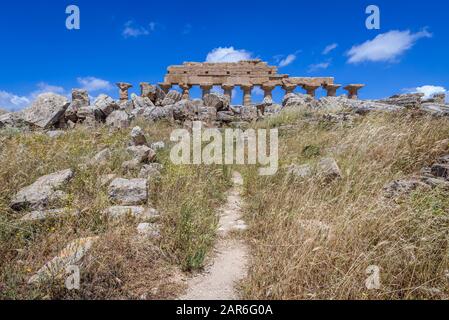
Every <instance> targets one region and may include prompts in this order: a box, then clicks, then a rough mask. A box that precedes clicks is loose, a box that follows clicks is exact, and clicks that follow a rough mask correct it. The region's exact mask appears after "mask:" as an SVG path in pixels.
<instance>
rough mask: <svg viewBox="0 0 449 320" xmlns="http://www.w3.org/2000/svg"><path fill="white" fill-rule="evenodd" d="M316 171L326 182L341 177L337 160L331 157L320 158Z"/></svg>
mask: <svg viewBox="0 0 449 320" xmlns="http://www.w3.org/2000/svg"><path fill="white" fill-rule="evenodd" d="M317 173H318V175H319V176H320V177H323V178H324V179H325V180H326V181H328V182H330V181H333V180H335V179H338V178H341V177H342V174H341V171H340V168H339V167H338V164H337V161H335V159H333V158H323V159H321V160H320V161H319V162H318V166H317Z"/></svg>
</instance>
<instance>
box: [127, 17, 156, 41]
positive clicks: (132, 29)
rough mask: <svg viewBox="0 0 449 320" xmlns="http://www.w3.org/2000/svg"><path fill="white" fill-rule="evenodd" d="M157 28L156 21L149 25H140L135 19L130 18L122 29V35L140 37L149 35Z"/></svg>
mask: <svg viewBox="0 0 449 320" xmlns="http://www.w3.org/2000/svg"><path fill="white" fill-rule="evenodd" d="M154 30H156V23H155V22H150V23H149V24H148V26H138V25H136V24H135V23H134V21H133V20H130V21H128V22H126V23H125V25H124V29H123V31H122V36H123V37H124V38H125V39H127V38H138V37H141V36H147V35H149V34H150V33H151V32H153V31H154Z"/></svg>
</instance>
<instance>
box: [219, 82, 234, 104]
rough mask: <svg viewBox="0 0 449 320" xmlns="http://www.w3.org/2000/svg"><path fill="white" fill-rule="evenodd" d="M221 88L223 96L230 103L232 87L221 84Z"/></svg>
mask: <svg viewBox="0 0 449 320" xmlns="http://www.w3.org/2000/svg"><path fill="white" fill-rule="evenodd" d="M221 88H222V89H223V91H224V95H225V96H227V97H228V98H229V100H230V101H232V90H234V86H233V85H232V84H223V85H222V86H221Z"/></svg>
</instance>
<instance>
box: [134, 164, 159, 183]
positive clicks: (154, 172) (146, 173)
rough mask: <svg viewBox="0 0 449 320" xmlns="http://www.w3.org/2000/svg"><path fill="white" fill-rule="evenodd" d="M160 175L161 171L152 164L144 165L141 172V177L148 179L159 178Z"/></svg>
mask: <svg viewBox="0 0 449 320" xmlns="http://www.w3.org/2000/svg"><path fill="white" fill-rule="evenodd" d="M160 177H161V173H160V171H159V170H158V169H157V167H155V166H152V165H144V166H143V167H142V169H141V170H140V173H139V178H141V179H148V180H149V181H153V180H155V179H159V178H160Z"/></svg>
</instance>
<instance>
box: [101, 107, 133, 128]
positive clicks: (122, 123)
mask: <svg viewBox="0 0 449 320" xmlns="http://www.w3.org/2000/svg"><path fill="white" fill-rule="evenodd" d="M106 124H107V125H108V126H111V127H114V128H117V129H127V128H129V126H130V124H131V120H130V117H129V115H128V114H127V113H126V112H125V111H123V110H117V111H114V112H112V113H111V114H110V115H109V117H107V119H106Z"/></svg>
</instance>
